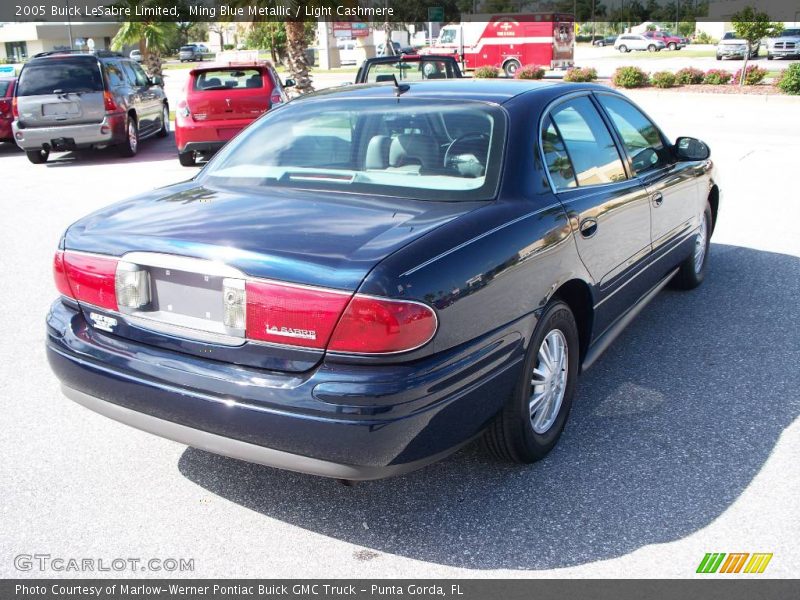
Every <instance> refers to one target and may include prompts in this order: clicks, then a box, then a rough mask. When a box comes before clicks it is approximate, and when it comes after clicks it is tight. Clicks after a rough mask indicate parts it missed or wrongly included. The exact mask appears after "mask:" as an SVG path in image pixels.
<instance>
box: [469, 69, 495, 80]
mask: <svg viewBox="0 0 800 600" xmlns="http://www.w3.org/2000/svg"><path fill="white" fill-rule="evenodd" d="M474 76H475V77H477V78H478V79H496V78H498V77H500V69H499V68H497V67H478V68H477V69H475V74H474Z"/></svg>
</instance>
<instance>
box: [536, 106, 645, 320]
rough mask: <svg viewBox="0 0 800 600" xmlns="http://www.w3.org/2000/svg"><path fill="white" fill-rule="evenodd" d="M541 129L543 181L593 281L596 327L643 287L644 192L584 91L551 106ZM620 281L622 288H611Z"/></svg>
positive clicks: (615, 313) (612, 317) (631, 299)
mask: <svg viewBox="0 0 800 600" xmlns="http://www.w3.org/2000/svg"><path fill="white" fill-rule="evenodd" d="M541 135H542V148H543V153H544V160H545V164H546V167H547V170H548V175H549V179H550V182H551V185H552V187H553V189H554V191H555V192H556V194H557V196H558V199H559V201H560V202H561V203H562V204H563V206H564V208H565V209H566V211H567V214H568V216H569V218H570V223H571V225H572V229H573V234H574V238H575V242H576V245H577V248H578V254H579V255H580V257H581V260H582V261H583V263H584V265H585V266H586V269H587V270H588V271H589V273H590V275H591V276H592V278H593V279H594V280H595V282H596V284H597V286H598V299H599V304H598V311H597V316H596V325H597V326H598V328H599V329H598V330H597V333H600V332H602V331H603V330H604V329H605V328H606V327H607V325H609V324H610V323H611V322H613V320H614V319H615V318H616V317H617V316H619V315H620V314H621V313H622V312H624V310H626V309H627V308H628V306H629V305H630V303H631V302H632V301H635V299H637V298H638V297H639V295H640V294H641V293H642V292H643V290H639V289H638V286H637V283H636V275H637V273H638V272H639V271H640V270H641V269H643V268H645V266H646V264H647V261H648V260H649V257H650V251H651V246H650V206H649V195H648V193H647V190H646V189H645V188H644V186H643V185H642V183H641V182H640V181H638V180H637V179H635V178H630V177H629V172H628V170H627V169H626V167H625V164H624V161H623V157H622V154H621V152H620V149H619V148H618V146H617V145H616V143H615V141H614V138H613V137H612V135H611V132H610V131H609V129H608V126H607V124H606V123H605V121H604V120H603V118H602V116H601V113H600V112H599V110H598V109H597V107H596V106H595V104H594V102H593V101H592V99H591V96H590V95H589V94H588V93H586V94H585V95H579V96H576V97H572V98H570V99H568V100H565V101H563V102H561V103H559V104H557V105H555V106H554V107H553V108H551V109H550V110H549V111H548V115H547V116H546V117H545V119H544V121H543V123H542V133H541ZM631 282H634V283H631ZM628 284H630V285H628ZM626 286H627V287H626ZM623 287H626V292H628V293H626V294H617V292H618V291H619V290H621V289H622V288H623ZM599 306H602V309H601V308H599Z"/></svg>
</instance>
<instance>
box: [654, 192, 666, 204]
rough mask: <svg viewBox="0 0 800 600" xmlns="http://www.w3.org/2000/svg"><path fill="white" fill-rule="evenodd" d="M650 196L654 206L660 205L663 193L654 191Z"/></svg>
mask: <svg viewBox="0 0 800 600" xmlns="http://www.w3.org/2000/svg"><path fill="white" fill-rule="evenodd" d="M652 198H653V204H655V205H656V206H661V203H662V202H663V201H664V195H663V194H662V193H661V192H656V193H655V194H653V196H652Z"/></svg>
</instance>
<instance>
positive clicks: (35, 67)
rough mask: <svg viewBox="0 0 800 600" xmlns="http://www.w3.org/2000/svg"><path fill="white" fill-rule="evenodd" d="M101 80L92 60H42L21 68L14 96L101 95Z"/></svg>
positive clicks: (98, 70)
mask: <svg viewBox="0 0 800 600" xmlns="http://www.w3.org/2000/svg"><path fill="white" fill-rule="evenodd" d="M102 91H103V77H102V75H101V74H100V66H99V65H98V63H97V62H96V61H93V60H85V59H78V60H76V59H72V60H70V59H58V60H47V59H45V60H42V61H38V62H32V63H28V64H27V65H25V68H24V69H22V73H21V74H20V77H19V89H18V90H17V95H18V96H38V95H41V94H57V93H70V92H72V93H75V92H102Z"/></svg>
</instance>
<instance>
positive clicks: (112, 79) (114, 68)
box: [105, 62, 125, 88]
mask: <svg viewBox="0 0 800 600" xmlns="http://www.w3.org/2000/svg"><path fill="white" fill-rule="evenodd" d="M105 67H106V77H107V78H108V87H110V88H116V87H119V86H121V85H123V84H124V83H125V75H123V73H122V67H121V66H120V64H119V63H117V62H107V63H106V64H105Z"/></svg>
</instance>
